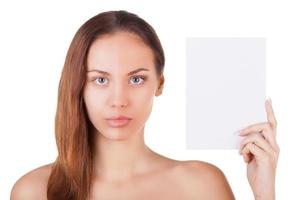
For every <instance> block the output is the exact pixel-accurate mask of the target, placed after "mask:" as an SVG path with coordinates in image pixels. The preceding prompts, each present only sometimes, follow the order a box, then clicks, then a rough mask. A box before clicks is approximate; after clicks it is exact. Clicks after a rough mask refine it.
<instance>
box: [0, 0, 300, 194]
mask: <svg viewBox="0 0 300 200" xmlns="http://www.w3.org/2000/svg"><path fill="white" fill-rule="evenodd" d="M196 2H197V3H196ZM115 9H124V10H127V11H130V12H133V13H136V14H138V15H139V16H140V17H142V18H144V19H145V20H146V21H147V22H149V23H150V24H151V25H152V26H153V27H154V29H155V30H156V32H157V34H158V36H159V38H160V40H161V42H162V45H163V47H164V51H165V54H166V66H165V78H166V80H165V87H164V91H163V95H162V96H160V97H157V98H155V102H154V106H153V111H152V114H151V116H150V119H149V121H148V122H147V124H146V129H145V131H146V132H145V140H146V143H147V144H148V146H150V147H151V148H152V149H154V150H155V151H157V152H159V153H161V154H164V155H166V156H168V157H171V158H175V159H179V160H191V159H192V160H203V161H207V162H210V163H213V164H215V165H216V166H218V167H219V168H220V169H222V170H223V172H224V173H225V175H226V177H227V178H228V181H229V183H230V185H231V187H232V189H233V192H234V194H235V196H236V199H241V200H246V199H253V195H252V192H251V188H250V186H249V184H248V182H247V178H246V165H245V163H244V161H243V158H242V157H241V156H240V155H239V154H238V151H237V150H206V151H204V150H186V149H185V132H184V131H185V124H184V121H185V110H184V109H185V108H184V105H185V95H184V94H185V91H184V88H185V73H184V72H185V37H265V38H266V42H267V43H266V84H267V87H266V89H267V96H269V97H271V98H272V101H273V107H274V111H275V115H276V117H277V121H278V143H279V145H280V147H281V153H280V158H279V163H278V168H277V179H276V181H277V182H276V192H277V199H279V200H281V199H282V200H286V199H299V197H300V195H299V185H298V182H299V179H300V174H299V169H300V162H299V155H298V152H299V149H298V148H299V145H298V142H299V139H300V136H299V135H300V129H299V117H298V114H299V111H300V106H299V102H300V95H299V85H300V79H299V75H300V70H299V63H300V61H299V56H300V37H299V36H300V29H299V19H300V12H299V10H300V6H299V5H298V3H297V1H289V0H284V1H283V0H282V1H276V0H273V1H271V0H270V1H263V0H258V1H256V0H255V1H254V0H252V1H241V0H235V1H233V0H227V1H223V0H220V1H215V0H210V1H190V2H189V1H184V2H183V1H177V3H176V2H174V1H159V2H158V1H157V2H156V1H147V2H146V1H145V2H142V1H82V2H76V1H56V2H55V1H47V2H42V1H21V0H20V1H13V0H11V1H6V2H5V1H1V3H0V25H1V27H0V34H1V37H0V55H1V59H0V91H1V93H0V95H1V98H0V123H1V124H0V134H1V135H0V153H1V164H0V167H1V170H0V199H9V193H10V190H11V187H12V186H13V184H14V182H15V181H16V180H17V179H18V178H20V176H22V175H24V174H25V173H27V172H28V171H30V170H32V169H34V168H36V167H39V166H41V165H44V164H47V163H50V162H53V161H54V159H55V157H56V153H57V152H56V145H55V140H54V116H55V110H56V100H57V99H56V98H57V87H58V82H59V78H60V72H61V69H62V66H63V63H64V59H65V55H66V52H67V49H68V47H69V45H70V42H71V39H72V38H73V36H74V34H75V32H76V31H77V30H78V28H79V27H80V26H81V25H82V24H83V23H84V22H85V21H86V20H88V19H89V18H91V17H92V16H94V15H96V14H98V13H99V12H102V11H106V10H115ZM220 101H222V99H220Z"/></svg>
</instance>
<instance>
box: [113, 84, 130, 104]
mask: <svg viewBox="0 0 300 200" xmlns="http://www.w3.org/2000/svg"><path fill="white" fill-rule="evenodd" d="M111 89H112V91H111V98H110V100H111V106H112V107H124V106H127V104H128V98H127V95H128V94H127V89H126V87H125V86H123V85H121V84H117V85H115V86H114V87H112V88H111Z"/></svg>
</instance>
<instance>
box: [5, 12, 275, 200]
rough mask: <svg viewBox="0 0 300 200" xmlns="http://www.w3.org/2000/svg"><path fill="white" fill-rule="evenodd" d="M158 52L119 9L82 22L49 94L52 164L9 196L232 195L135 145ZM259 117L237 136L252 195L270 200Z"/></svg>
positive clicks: (266, 135)
mask: <svg viewBox="0 0 300 200" xmlns="http://www.w3.org/2000/svg"><path fill="white" fill-rule="evenodd" d="M164 63H165V58H164V52H163V49H162V46H161V44H160V41H159V39H158V37H157V35H156V33H155V31H154V29H153V28H152V27H151V26H150V25H149V24H148V23H147V22H145V21H144V20H143V19H141V18H140V17H138V16H137V15H135V14H133V13H129V12H126V11H109V12H103V13H100V14H98V15H96V16H94V17H92V18H91V19H89V20H88V21H87V22H86V23H84V24H83V25H82V26H81V27H80V29H79V30H78V32H77V33H76V34H75V36H74V39H73V40H72V42H71V45H70V47H69V50H68V53H67V56H66V60H65V64H64V68H63V71H62V74H61V79H60V83H59V90H58V94H59V95H58V104H57V112H56V118H55V134H56V135H55V136H56V142H57V148H58V156H57V159H56V160H55V162H54V163H50V164H48V165H44V166H41V167H39V168H37V169H34V170H32V171H31V172H28V173H27V174H25V175H24V176H23V177H21V178H20V179H19V180H18V181H17V182H16V183H15V185H14V187H13V189H12V192H11V199H12V200H18V199H22V200H24V199H31V200H32V199H39V200H40V199H49V200H54V199H55V200H62V199H64V200H65V199H76V200H84V199H224V200H226V199H228V200H229V199H234V195H233V193H232V190H231V188H230V186H229V184H228V181H227V179H226V177H225V175H224V174H223V172H222V171H221V170H220V169H219V168H217V167H216V166H214V165H212V164H210V163H207V162H203V161H196V160H189V161H179V160H174V159H171V158H167V157H164V156H162V155H160V154H158V153H156V152H154V151H152V150H151V149H150V148H149V147H147V146H146V145H145V143H144V127H145V123H146V121H147V119H148V117H149V115H150V112H151V109H152V103H153V98H154V96H159V95H161V93H162V90H163V86H164V76H163V69H164ZM266 110H267V114H268V122H264V123H260V124H254V125H251V126H249V127H247V128H246V129H244V130H243V131H242V132H241V134H242V135H243V136H245V139H244V140H243V141H242V142H241V148H240V154H241V155H243V157H244V160H245V162H247V163H248V169H247V170H248V171H247V172H248V173H247V175H248V180H249V183H250V185H251V187H252V190H253V193H254V195H255V198H256V199H261V200H267V199H275V171H276V165H277V159H278V154H279V148H278V145H277V143H276V140H275V134H276V120H275V117H274V113H273V110H272V107H271V104H270V102H269V101H267V102H266Z"/></svg>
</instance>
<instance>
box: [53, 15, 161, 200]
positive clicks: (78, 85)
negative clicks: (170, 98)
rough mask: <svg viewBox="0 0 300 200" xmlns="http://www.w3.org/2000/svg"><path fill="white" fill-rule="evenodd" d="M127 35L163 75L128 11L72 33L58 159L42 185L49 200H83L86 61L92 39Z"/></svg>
mask: <svg viewBox="0 0 300 200" xmlns="http://www.w3.org/2000/svg"><path fill="white" fill-rule="evenodd" d="M118 31H127V32H131V33H134V34H136V35H138V36H139V37H140V38H141V39H142V40H143V42H144V43H145V44H147V45H148V46H149V47H150V48H151V49H152V51H153V53H154V64H155V67H156V72H157V74H158V75H160V74H162V73H163V69H164V64H165V57H164V52H163V48H162V46H161V43H160V40H159V38H158V37H157V35H156V32H155V31H154V29H153V27H152V26H150V25H149V24H148V23H147V22H146V21H145V20H143V19H142V18H140V17H139V16H138V15H136V14H133V13H130V12H128V11H124V10H119V11H106V12H102V13H99V14H98V15H96V16H94V17H92V18H90V19H89V20H88V21H86V22H85V23H84V24H83V25H82V26H81V27H80V28H79V30H78V31H77V32H76V34H75V36H74V38H73V40H72V41H71V44H70V47H69V49H68V52H67V55H66V59H65V63H64V66H63V69H62V73H61V79H60V82H59V87H58V101H57V110H56V116H55V138H56V145H57V149H58V156H57V158H56V160H55V162H54V163H53V166H52V171H51V174H50V177H49V180H48V186H47V198H48V199H49V200H86V199H88V198H89V193H90V187H91V181H92V171H93V166H92V163H93V162H92V160H93V154H92V152H93V143H92V135H91V130H92V128H93V125H92V123H91V122H90V120H89V119H88V117H87V112H86V107H85V105H84V101H83V97H82V94H83V88H84V84H85V81H86V58H87V54H88V51H89V47H90V45H91V44H92V42H93V41H94V40H95V39H97V37H99V36H101V35H103V34H114V33H116V32H118Z"/></svg>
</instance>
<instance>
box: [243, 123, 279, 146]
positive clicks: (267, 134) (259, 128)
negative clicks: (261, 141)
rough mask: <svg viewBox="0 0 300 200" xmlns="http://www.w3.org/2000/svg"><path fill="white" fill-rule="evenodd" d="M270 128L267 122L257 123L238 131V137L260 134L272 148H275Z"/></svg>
mask: <svg viewBox="0 0 300 200" xmlns="http://www.w3.org/2000/svg"><path fill="white" fill-rule="evenodd" d="M272 131H273V130H272V128H271V126H270V124H269V123H268V122H263V123H258V124H254V125H250V126H248V127H246V128H245V129H243V130H241V131H240V134H239V135H240V136H247V135H250V134H254V133H261V134H262V136H263V137H264V138H265V139H266V140H267V141H268V142H269V143H270V144H271V145H272V147H273V148H276V147H277V146H278V145H277V144H276V139H275V135H274V134H273V133H272Z"/></svg>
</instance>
